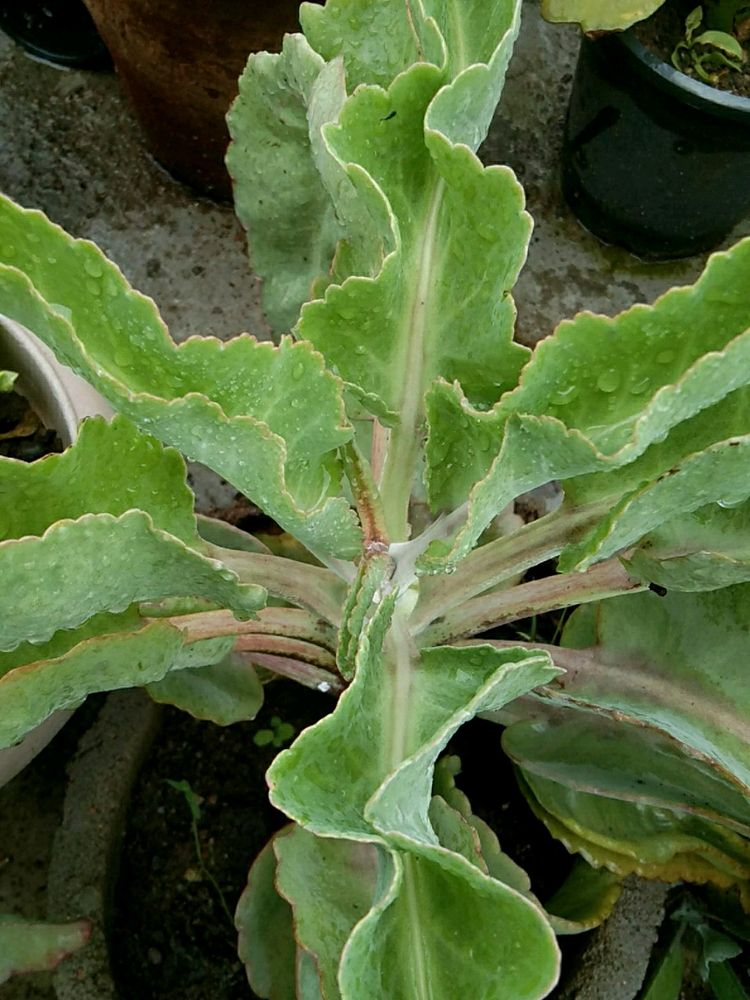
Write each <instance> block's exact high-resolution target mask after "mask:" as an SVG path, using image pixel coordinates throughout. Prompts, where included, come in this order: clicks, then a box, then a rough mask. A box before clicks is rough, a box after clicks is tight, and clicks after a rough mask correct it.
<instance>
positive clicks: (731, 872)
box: [520, 772, 750, 888]
mask: <svg viewBox="0 0 750 1000" xmlns="http://www.w3.org/2000/svg"><path fill="white" fill-rule="evenodd" d="M520 784H521V788H522V790H523V791H524V793H525V794H526V797H527V798H528V800H529V804H530V805H531V807H532V809H533V810H534V812H535V813H536V815H537V816H538V817H539V818H540V819H541V820H542V821H543V822H544V823H545V825H546V826H547V827H548V829H549V831H550V833H551V834H552V835H553V836H554V837H555V838H556V839H558V840H560V841H562V843H563V844H564V845H565V846H566V847H567V849H568V850H569V851H571V852H578V853H580V854H582V855H583V857H584V858H585V859H586V860H587V861H588V862H589V863H590V864H592V865H594V866H596V867H600V866H603V867H605V868H608V869H609V870H610V871H612V872H616V873H618V874H619V875H622V876H624V875H630V874H634V873H635V874H638V875H641V876H643V877H645V878H650V879H659V880H660V881H664V882H695V883H698V884H702V883H704V882H713V883H714V884H716V885H718V886H720V887H723V888H728V887H730V886H733V885H738V886H746V885H747V881H748V878H750V847H749V846H748V841H747V840H746V839H745V838H742V837H739V836H738V835H737V834H735V833H733V832H732V831H730V830H728V829H727V828H725V827H722V826H719V825H717V824H712V823H709V822H708V821H707V820H704V819H702V818H701V817H697V816H691V815H689V814H687V813H679V812H677V811H671V810H668V809H664V808H654V807H651V806H644V805H639V804H637V803H635V804H634V803H631V802H626V801H621V800H618V799H613V798H607V797H604V796H599V795H589V794H588V793H586V792H578V791H574V790H572V789H570V788H566V787H564V786H562V785H560V784H557V783H556V782H551V781H547V780H546V779H544V778H540V777H539V776H538V775H536V774H532V773H530V772H529V773H526V772H524V774H523V778H522V780H521V781H520Z"/></svg>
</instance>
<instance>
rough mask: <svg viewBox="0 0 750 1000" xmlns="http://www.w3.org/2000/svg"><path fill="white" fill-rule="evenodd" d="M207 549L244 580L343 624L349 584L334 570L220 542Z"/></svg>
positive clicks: (329, 620)
mask: <svg viewBox="0 0 750 1000" xmlns="http://www.w3.org/2000/svg"><path fill="white" fill-rule="evenodd" d="M206 549H207V555H209V556H210V557H211V558H212V559H218V560H219V561H220V562H222V563H224V565H225V566H226V567H227V569H231V570H232V571H233V572H235V573H236V574H237V576H238V577H239V578H240V580H241V581H242V582H243V583H255V584H258V585H260V586H261V587H265V588H266V590H268V591H269V592H270V593H271V594H274V595H275V596H276V597H281V598H282V599H283V600H285V601H288V602H289V603H290V604H296V605H298V606H299V607H301V608H306V609H307V610H308V611H312V612H313V614H316V615H320V616H321V617H322V618H325V620H326V621H328V622H330V623H331V624H332V625H336V626H338V625H340V624H341V609H342V608H343V606H344V601H345V600H346V585H345V583H344V582H343V580H341V579H340V578H339V577H338V576H336V574H335V573H332V572H331V570H328V569H323V568H321V567H319V566H310V565H308V564H307V563H301V562H296V561H295V560H294V559H283V558H281V557H280V556H267V555H263V554H261V553H258V552H240V551H238V550H237V549H225V548H222V547H220V546H218V545H207V546H206Z"/></svg>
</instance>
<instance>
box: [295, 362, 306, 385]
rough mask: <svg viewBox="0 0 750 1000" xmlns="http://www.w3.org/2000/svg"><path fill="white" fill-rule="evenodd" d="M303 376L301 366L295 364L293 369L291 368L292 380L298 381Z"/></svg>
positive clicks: (302, 367)
mask: <svg viewBox="0 0 750 1000" xmlns="http://www.w3.org/2000/svg"><path fill="white" fill-rule="evenodd" d="M304 374H305V369H304V366H303V365H301V364H296V365H295V366H294V368H292V378H294V379H297V380H298V381H299V379H301V378H302V376H303V375H304Z"/></svg>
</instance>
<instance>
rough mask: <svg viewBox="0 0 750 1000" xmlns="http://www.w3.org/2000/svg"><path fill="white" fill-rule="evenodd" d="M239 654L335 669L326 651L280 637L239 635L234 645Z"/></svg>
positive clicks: (334, 664) (334, 663)
mask: <svg viewBox="0 0 750 1000" xmlns="http://www.w3.org/2000/svg"><path fill="white" fill-rule="evenodd" d="M235 649H236V650H237V651H238V652H240V653H254V652H257V653H268V654H270V655H272V656H286V657H289V658H290V659H294V660H299V661H301V662H302V663H312V664H314V665H315V666H317V667H322V668H323V669H324V670H331V671H333V670H335V669H336V657H335V656H333V654H332V653H329V652H328V650H327V649H321V648H320V646H316V645H315V644H314V643H312V642H303V641H302V640H301V639H288V638H287V637H286V636H280V635H258V634H256V635H241V636H238V638H237V642H236V643H235Z"/></svg>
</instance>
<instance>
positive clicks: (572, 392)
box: [550, 385, 578, 406]
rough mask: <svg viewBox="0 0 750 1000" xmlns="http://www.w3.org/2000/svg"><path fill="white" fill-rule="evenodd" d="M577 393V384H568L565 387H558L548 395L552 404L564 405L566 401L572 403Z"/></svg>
mask: <svg viewBox="0 0 750 1000" xmlns="http://www.w3.org/2000/svg"><path fill="white" fill-rule="evenodd" d="M577 395H578V386H577V385H569V386H567V387H566V388H564V389H558V390H557V392H555V393H553V394H552V396H551V397H550V403H551V404H552V405H553V406H565V405H566V404H567V403H572V402H573V400H574V399H575V398H576V396H577Z"/></svg>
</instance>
